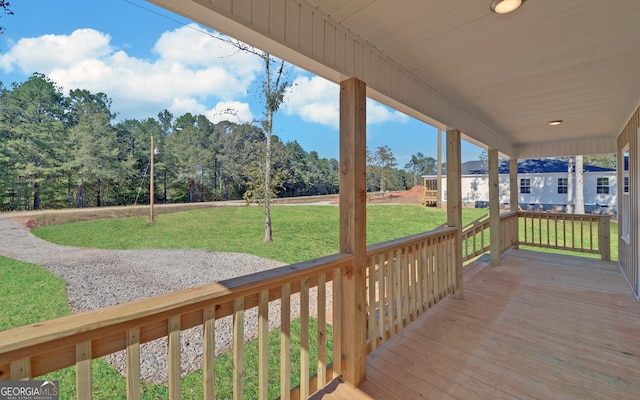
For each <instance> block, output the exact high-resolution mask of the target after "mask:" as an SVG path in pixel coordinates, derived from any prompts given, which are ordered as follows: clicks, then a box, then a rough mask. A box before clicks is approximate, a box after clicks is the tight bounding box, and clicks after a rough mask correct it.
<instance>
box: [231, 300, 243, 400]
mask: <svg viewBox="0 0 640 400" xmlns="http://www.w3.org/2000/svg"><path fill="white" fill-rule="evenodd" d="M233 398H234V400H241V399H243V398H244V297H240V298H237V299H234V300H233Z"/></svg>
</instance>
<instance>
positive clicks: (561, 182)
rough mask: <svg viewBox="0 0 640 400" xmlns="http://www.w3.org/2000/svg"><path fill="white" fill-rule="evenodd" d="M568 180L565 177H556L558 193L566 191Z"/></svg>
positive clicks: (565, 192)
mask: <svg viewBox="0 0 640 400" xmlns="http://www.w3.org/2000/svg"><path fill="white" fill-rule="evenodd" d="M568 188H569V180H568V179H567V178H558V194H561V193H564V194H567V193H568Z"/></svg>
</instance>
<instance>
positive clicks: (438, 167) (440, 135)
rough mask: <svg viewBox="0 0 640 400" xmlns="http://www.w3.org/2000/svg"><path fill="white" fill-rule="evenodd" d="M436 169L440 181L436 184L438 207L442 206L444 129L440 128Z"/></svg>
mask: <svg viewBox="0 0 640 400" xmlns="http://www.w3.org/2000/svg"><path fill="white" fill-rule="evenodd" d="M436 171H438V183H437V186H436V189H437V190H438V193H437V196H438V200H437V201H436V207H437V208H442V131H441V130H440V129H438V165H437V169H436Z"/></svg>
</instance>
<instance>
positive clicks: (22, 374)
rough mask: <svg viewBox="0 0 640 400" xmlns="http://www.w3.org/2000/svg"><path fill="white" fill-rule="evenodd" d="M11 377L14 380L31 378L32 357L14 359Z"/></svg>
mask: <svg viewBox="0 0 640 400" xmlns="http://www.w3.org/2000/svg"><path fill="white" fill-rule="evenodd" d="M10 372H11V379H12V380H14V381H18V380H26V379H30V378H31V359H30V358H28V357H27V358H21V359H19V360H17V361H13V362H12V363H11V366H10Z"/></svg>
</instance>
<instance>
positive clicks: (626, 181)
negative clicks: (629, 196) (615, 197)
mask: <svg viewBox="0 0 640 400" xmlns="http://www.w3.org/2000/svg"><path fill="white" fill-rule="evenodd" d="M624 192H625V193H629V177H628V176H625V177H624Z"/></svg>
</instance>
